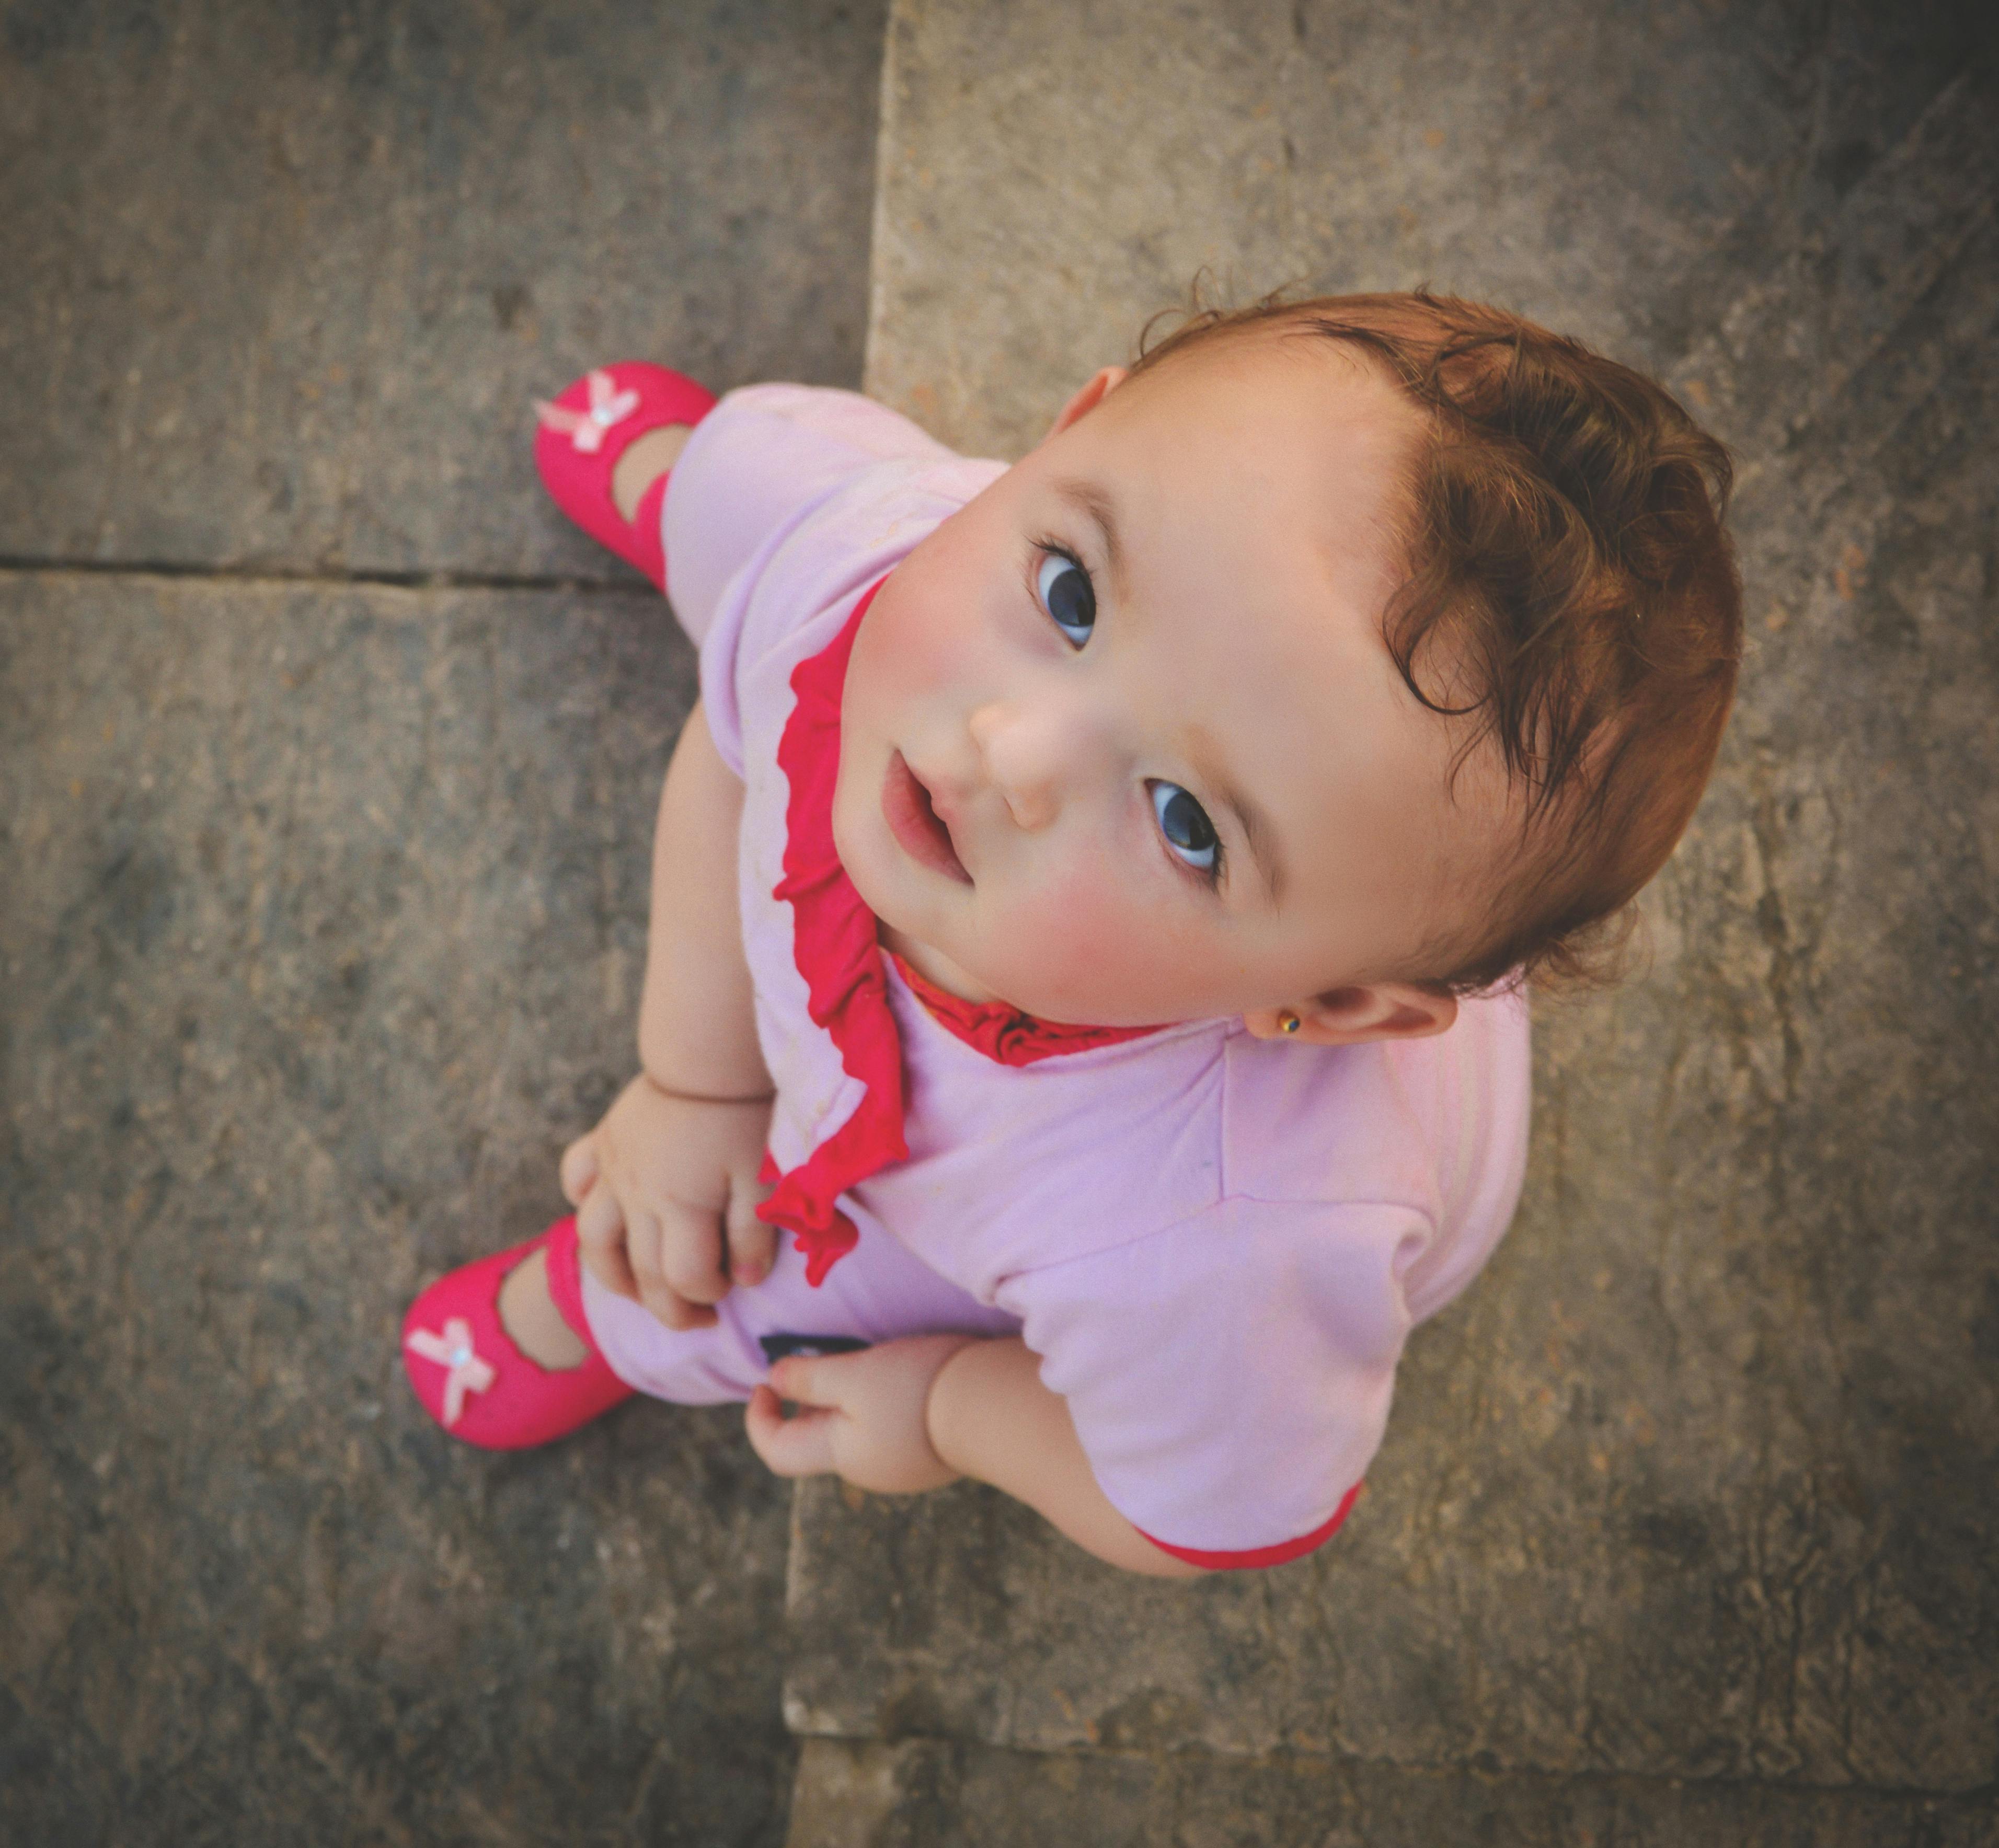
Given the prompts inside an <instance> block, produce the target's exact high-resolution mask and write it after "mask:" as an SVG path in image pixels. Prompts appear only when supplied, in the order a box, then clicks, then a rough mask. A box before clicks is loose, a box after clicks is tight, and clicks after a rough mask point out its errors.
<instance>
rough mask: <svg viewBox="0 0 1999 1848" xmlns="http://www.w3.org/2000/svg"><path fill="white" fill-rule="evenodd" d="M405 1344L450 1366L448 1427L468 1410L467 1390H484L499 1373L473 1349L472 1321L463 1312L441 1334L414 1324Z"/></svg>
mask: <svg viewBox="0 0 1999 1848" xmlns="http://www.w3.org/2000/svg"><path fill="white" fill-rule="evenodd" d="M403 1344H404V1347H406V1348H408V1349H409V1350H410V1351H411V1353H412V1354H421V1355H422V1356H423V1357H424V1359H425V1360H434V1361H435V1362H437V1364H438V1365H439V1366H441V1367H444V1368H447V1369H449V1372H447V1373H446V1374H445V1382H444V1425H445V1430H446V1431H449V1430H450V1428H452V1426H453V1425H454V1424H456V1423H457V1422H458V1419H459V1414H460V1413H461V1412H463V1410H465V1396H466V1393H483V1392H484V1391H485V1390H486V1389H487V1387H488V1386H491V1385H492V1383H493V1382H494V1380H495V1379H497V1378H498V1377H499V1376H498V1375H497V1374H496V1373H495V1372H494V1371H493V1369H492V1367H491V1365H490V1364H488V1363H487V1362H485V1361H483V1360H481V1359H480V1358H479V1356H478V1355H477V1354H476V1352H475V1351H473V1345H472V1328H471V1325H470V1324H469V1323H468V1322H466V1320H465V1318H464V1317H463V1316H453V1317H451V1319H450V1320H449V1321H447V1322H446V1323H445V1325H444V1333H443V1334H432V1333H431V1331H430V1330H429V1329H428V1328H412V1329H411V1331H410V1332H409V1334H408V1335H407V1337H406V1338H405V1339H404V1343H403Z"/></svg>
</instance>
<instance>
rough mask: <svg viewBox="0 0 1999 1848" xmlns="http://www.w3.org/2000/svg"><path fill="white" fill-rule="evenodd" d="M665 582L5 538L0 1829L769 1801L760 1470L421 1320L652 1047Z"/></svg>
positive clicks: (682, 684)
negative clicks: (558, 1440) (187, 575)
mask: <svg viewBox="0 0 1999 1848" xmlns="http://www.w3.org/2000/svg"><path fill="white" fill-rule="evenodd" d="M692 697H693V661H692V658H691V652H690V651H689V649H688V648H687V646H686V645H685V644H684V642H683V641H681V639H680V638H679V636H678V633H677V630H675V629H674V627H673V625H672V624H671V621H670V618H669V617H668V615H667V611H666V608H665V606H664V604H663V603H662V602H661V601H660V599H658V598H657V597H654V596H652V595H650V594H646V595H643V596H639V595H634V594H628V593H625V592H622V591H620V592H612V593H598V594H589V595H569V596H556V595H546V594H497V593H478V594H472V593H445V592H427V593H411V592H405V591H400V590H388V589H379V588H377V589H362V588H351V587H350V588H345V589H342V588H327V587H316V586H300V585H286V584H272V583H265V584H251V583H235V584H229V583H213V582H199V581H193V580H166V579H159V578H133V577H120V576H99V575H75V574H55V575H47V576H43V575H34V574H26V575H23V574H15V575H12V576H6V577H5V578H0V709H4V710H5V712H6V714H7V718H6V720H5V726H4V728H0V864H4V866H5V868H6V869H7V870H6V872H5V877H4V879H0V971H3V972H4V991H5V1008H4V1011H0V1120H4V1128H0V1317H4V1329H0V1609H4V1611H5V1624H4V1630H5V1642H4V1644H0V1839H5V1840H7V1841H9V1842H18V1843H30V1842H33V1843H51V1844H53V1843H72V1842H74V1843H84V1842H110V1841H117V1842H121V1843H133V1844H146V1843H159V1844H163V1845H164V1844H168V1843H171V1844H173V1845H174V1848H187V1845H189V1844H196V1843H217V1844H222V1843H228V1844H237V1843H249V1842H278V1841H282V1842H286V1843H300V1844H307V1845H310V1844H320V1843H324V1844H334V1843H354V1842H360V1841H368V1842H384V1843H423V1844H426V1845H428V1844H432V1843H459V1842H464V1843H471V1842H479V1843H491V1842H496V1841H507V1842H526V1841H557V1840H560V1841H563V1842H576V1843H592V1842H611V1841H617V1842H629V1841H639V1840H643V1841H645V1842H647V1843H684V1844H687V1845H688V1848H695V1845H696V1844H698V1845H699V1848H713V1845H714V1844H717V1843H738V1844H750V1843H774V1842H775V1841H777V1840H778V1839H780V1838H781V1835H782V1832H783V1828H784V1814H785V1801H786V1793H787V1791H788V1784H789V1782H790V1778H791V1773H792V1757H793V1752H792V1747H791V1746H790V1744H789V1742H788V1740H787V1739H786V1738H785V1735H784V1732H783V1730H782V1728H781V1725H780V1722H779V1720H778V1670H777V1666H776V1665H777V1660H778V1656H777V1653H776V1651H775V1649H774V1646H773V1632H774V1630H775V1628H777V1627H778V1625H780V1623H781V1576H782V1564H783V1558H784V1551H785V1502H784V1500H783V1497H782V1496H781V1493H780V1492H779V1486H778V1484H776V1483H774V1482H773V1481H772V1480H771V1478H769V1477H768V1476H767V1475H766V1474H765V1473H764V1471H763V1469H762V1468H761V1466H760V1465H758V1464H757V1462H755V1460H754V1458H753V1457H752V1455H750V1452H749V1450H748V1448H747V1445H746V1444H745V1443H744V1442H743V1439H742V1438H741V1436H740V1430H739V1428H738V1426H737V1424H736V1420H735V1418H734V1417H733V1415H732V1414H729V1413H726V1412H684V1411H681V1410H675V1409H669V1408H665V1407H657V1406H652V1405H650V1404H648V1405H642V1406H635V1407H628V1408H625V1409H623V1410H620V1411H618V1412H617V1413H615V1414H612V1415H611V1417H609V1418H608V1419H607V1420H605V1421H604V1423H603V1424H601V1425H600V1426H598V1427H596V1428H592V1429H591V1430H590V1431H587V1432H586V1433H584V1434H581V1435H580V1436H579V1437H578V1438H576V1439H575V1440H573V1441H571V1442H570V1443H567V1444H566V1445H559V1446H556V1447H554V1448H551V1449H549V1450H548V1451H546V1452H540V1453H535V1454H528V1455H520V1456H515V1457H492V1456H488V1455H483V1454H480V1453H478V1452H473V1451H471V1450H469V1449H468V1448H465V1447H463V1446H461V1445H456V1444H454V1443H453V1442H452V1441H450V1440H449V1439H448V1438H445V1436H444V1435H443V1434H442V1433H440V1432H438V1431H437V1430H435V1428H433V1427H432V1426H431V1424H429V1422H428V1420H427V1419H426V1418H425V1417H424V1415H423V1414H422V1413H421V1410H419V1409H418V1407H417V1405H416V1403H415V1402H414V1400H413V1398H412V1397H411V1395H410V1394H409V1393H408V1390H407V1386H406V1384H405V1383H404V1379H403V1378H402V1376H401V1369H400V1364H399V1361H398V1358H397V1327H398V1324H399V1321H400V1315H401V1312H402V1309H403V1307H404V1305H405V1304H406V1303H407V1301H408V1299H409V1298H410V1296H411V1295H412V1294H413V1293H414V1291H415V1290H416V1289H417V1288H418V1287H420V1286H421V1285H422V1284H423V1283H424V1282H426V1281H428V1279H429V1278H431V1276H433V1275H435V1274H437V1273H438V1272H440V1271H442V1269H444V1268H446V1267H447V1266H449V1265H452V1264H454V1263H456V1262H458V1261H462V1260H463V1259H465V1258H469V1257H472V1256H475V1255H476V1254H480V1253H482V1252H483V1251H488V1250H490V1249H493V1248H495V1247H496V1246H497V1244H500V1243H501V1241H506V1240H509V1239H512V1238H518V1237H525V1236H527V1235H528V1234H531V1233H532V1232H534V1231H535V1230H539V1227H541V1226H542V1225H543V1224H545V1223H546V1221H547V1220H548V1219H549V1218H550V1217H551V1216H553V1214H554V1213H556V1212H557V1211H559V1210H560V1196H559V1194H558V1192H557V1191H556V1186H555V1183H554V1175H553V1165H554V1162H555V1160H556V1154H557V1153H558V1151H559V1150H560V1147H561V1145H562V1144H563V1141H564V1140H565V1139H566V1137H569V1136H570V1135H571V1134H573V1133H575V1132H576V1131H577V1130H579V1129H580V1128H582V1127H584V1126H587V1123H589V1122H590V1121H591V1120H592V1118H593V1116H594V1113H595V1112H596V1111H597V1110H598V1109H599V1108H600V1107H601V1105H602V1104H603V1103H604V1102H605V1101H607V1099H608V1095H610V1092H611V1089H612V1088H613V1087H614V1086H615V1085H616V1084H617V1083H618V1081H619V1080H620V1079H621V1078H622V1075H624V1074H625V1073H626V1072H628V1071H629V1070H630V1068H631V1065H632V1058H633V1052H632V1042H631V1033H632V1016H633V1011H634V1009H635V1005H636V992H637V985H638V981H639V974H640V969H641V957H642V955H643V929H644V917H645V901H646V867H647V860H648V853H647V843H648V840H649V838H650V818H651V813H652V810H653V805H654V803H655V802H656V801H657V786H658V780H659V777H660V772H661V770H662V769H663V764H664V761H665V756H666V753H667V749H668V746H669V745H670V741H671V739H672V738H673V736H674V733H675V732H676V730H677V726H678V724H679V722H680V720H681V717H682V716H683V715H684V713H685V711H686V710H687V708H688V704H690V702H691V699H692Z"/></svg>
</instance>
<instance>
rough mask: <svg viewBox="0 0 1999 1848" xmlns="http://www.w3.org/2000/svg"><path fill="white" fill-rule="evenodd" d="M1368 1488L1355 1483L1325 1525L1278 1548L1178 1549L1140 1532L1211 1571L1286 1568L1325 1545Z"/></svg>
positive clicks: (1162, 1549) (1178, 1556) (1164, 1550)
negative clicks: (1361, 1493) (1237, 1550)
mask: <svg viewBox="0 0 1999 1848" xmlns="http://www.w3.org/2000/svg"><path fill="white" fill-rule="evenodd" d="M1366 1487H1367V1484H1366V1483H1355V1484H1354V1485H1353V1487H1352V1488H1350V1489H1349V1490H1347V1491H1346V1495H1345V1496H1344V1497H1342V1500H1341V1501H1340V1504H1339V1507H1336V1508H1335V1509H1334V1510H1333V1511H1332V1519H1331V1520H1330V1521H1328V1522H1327V1523H1326V1524H1325V1526H1323V1527H1315V1528H1313V1529H1312V1531H1311V1532H1310V1533H1308V1534H1301V1535H1299V1536H1298V1538H1297V1539H1295V1540H1280V1541H1279V1542H1277V1545H1275V1546H1252V1547H1249V1548H1248V1549H1245V1550H1244V1551H1243V1552H1204V1551H1203V1550H1202V1549H1200V1548H1199V1547H1197V1546H1175V1545H1172V1544H1171V1543H1170V1542H1167V1541H1165V1540H1162V1539H1161V1538H1159V1535H1156V1534H1146V1533H1145V1529H1144V1528H1139V1530H1138V1531H1139V1532H1140V1533H1142V1534H1145V1538H1147V1539H1148V1540H1149V1541H1151V1542H1152V1544H1153V1545H1155V1546H1156V1547H1157V1548H1158V1549H1159V1551H1160V1552H1162V1553H1171V1554H1172V1555H1173V1557H1174V1558H1175V1559H1184V1560H1186V1561H1187V1563H1188V1564H1189V1565H1190V1566H1206V1567H1207V1569H1208V1570H1209V1571H1211V1572H1243V1571H1249V1570H1253V1569H1255V1568H1256V1567H1257V1566H1284V1565H1288V1564H1289V1563H1290V1562H1291V1561H1292V1560H1293V1559H1303V1558H1304V1556H1305V1555H1306V1554H1307V1553H1308V1552H1311V1550H1312V1549H1314V1548H1315V1547H1319V1546H1323V1545H1325V1543H1326V1542H1327V1541H1329V1540H1330V1539H1331V1538H1332V1537H1333V1535H1335V1534H1336V1533H1338V1532H1339V1524H1340V1523H1341V1522H1342V1521H1344V1520H1345V1519H1346V1517H1347V1516H1348V1515H1349V1514H1350V1513H1352V1512H1353V1504H1355V1503H1356V1501H1358V1500H1360V1492H1361V1491H1362V1490H1363V1489H1365V1488H1366Z"/></svg>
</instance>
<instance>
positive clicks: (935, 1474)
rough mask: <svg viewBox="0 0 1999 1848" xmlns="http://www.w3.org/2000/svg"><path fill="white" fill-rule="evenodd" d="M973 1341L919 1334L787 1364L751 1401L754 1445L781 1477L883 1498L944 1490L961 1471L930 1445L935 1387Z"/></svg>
mask: <svg viewBox="0 0 1999 1848" xmlns="http://www.w3.org/2000/svg"><path fill="white" fill-rule="evenodd" d="M972 1339H973V1338H972V1336H970V1335H964V1334H919V1335H912V1336H911V1337H909V1338H908V1339H907V1340H906V1341H884V1342H883V1343H882V1344H881V1346H879V1347H878V1348H868V1349H866V1350H865V1351H863V1352H861V1353H859V1354H832V1355H825V1356H824V1357H823V1358H818V1359H809V1358H806V1357H805V1356H804V1355H791V1356H790V1357H788V1358H786V1359H784V1360H781V1361H779V1362H778V1364H777V1365H775V1366H774V1367H773V1368H772V1369H771V1383H770V1385H768V1386H759V1387H757V1390H756V1391H755V1393H753V1394H752V1395H751V1396H750V1408H749V1412H748V1414H747V1423H748V1425H749V1430H750V1444H751V1445H752V1446H753V1447H754V1448H755V1450H756V1452H757V1455H759V1456H760V1457H761V1458H762V1459H764V1462H766V1463H767V1464H768V1465H769V1466H770V1467H771V1470H772V1471H773V1472H774V1473H775V1474H777V1475H778V1476H822V1475H824V1474H825V1473H827V1472H828V1471H829V1470H830V1471H833V1472H834V1473H837V1474H838V1475H840V1476H842V1477H844V1479H846V1480H847V1481H848V1482H850V1483H853V1485H854V1486H855V1487H856V1488H857V1489H867V1490H872V1491H873V1492H874V1493H877V1494H880V1495H914V1494H918V1493H920V1492H921V1491H923V1490H925V1489H938V1488H941V1487H942V1486H944V1484H945V1483H948V1482H952V1481H954V1480H955V1479H957V1476H958V1472H957V1471H956V1470H955V1469H952V1468H951V1466H950V1465H949V1464H948V1463H946V1462H944V1460H943V1459H942V1458H941V1457H940V1456H939V1455H937V1452H936V1450H935V1449H934V1448H933V1447H932V1445H931V1443H930V1430H929V1424H928V1419H927V1407H928V1405H929V1403H930V1384H931V1382H932V1381H934V1379H936V1378H937V1374H938V1372H940V1370H941V1369H942V1368H943V1366H944V1362H946V1361H948V1360H949V1359H950V1358H951V1356H952V1355H954V1354H955V1353H957V1352H958V1350H959V1349H960V1348H964V1347H966V1346H968V1345H969V1344H970V1343H971V1342H972ZM783 1400H792V1401H794V1402H795V1403H797V1404H798V1405H799V1406H800V1407H802V1410H800V1411H799V1413H798V1414H796V1416H795V1417H790V1418H787V1417H785V1415H784V1414H783V1412H782V1411H781V1410H780V1409H779V1407H780V1404H781V1402H782V1401H783Z"/></svg>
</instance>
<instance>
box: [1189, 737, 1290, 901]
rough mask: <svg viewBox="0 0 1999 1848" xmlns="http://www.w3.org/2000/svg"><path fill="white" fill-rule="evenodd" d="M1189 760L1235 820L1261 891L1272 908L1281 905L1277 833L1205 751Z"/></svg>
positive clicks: (1281, 868)
mask: <svg viewBox="0 0 1999 1848" xmlns="http://www.w3.org/2000/svg"><path fill="white" fill-rule="evenodd" d="M1188 760H1189V761H1190V763H1192V764H1193V765H1194V773H1195V774H1196V775H1197V777H1200V780H1201V781H1202V783H1203V784H1205V785H1206V786H1207V788H1209V789H1210V790H1211V791H1213V792H1214V799H1215V800H1216V801H1218V803H1220V804H1221V806H1222V807H1223V808H1225V809H1227V810H1228V812H1229V813H1230V814H1231V815H1233V816H1234V817H1235V825H1236V826H1237V827H1239V828H1240V829H1242V838H1243V839H1245V841H1247V842H1248V843H1249V857H1250V858H1251V859H1252V860H1254V861H1255V862H1256V870H1257V871H1258V872H1259V874H1262V875H1263V889H1264V891H1266V892H1268V893H1269V894H1270V902H1271V903H1272V904H1273V905H1278V904H1281V903H1282V902H1283V901H1284V856H1283V855H1282V854H1281V853H1279V852H1278V851H1277V830H1276V829H1274V828H1273V827H1272V826H1271V825H1270V817H1269V816H1268V815H1266V814H1265V813H1264V812H1263V810H1262V809H1260V808H1258V807H1257V806H1256V804H1255V803H1254V802H1252V801H1250V799H1249V798H1248V797H1247V796H1245V794H1243V793H1242V791H1240V790H1239V789H1238V788H1237V787H1235V785H1234V784H1232V783H1231V782H1230V781H1229V780H1228V778H1227V777H1225V776H1224V775H1223V774H1222V773H1221V771H1220V770H1219V769H1218V768H1217V767H1216V765H1215V763H1214V760H1213V759H1212V758H1211V757H1210V756H1208V755H1207V753H1206V751H1205V750H1204V749H1200V748H1198V747H1197V748H1196V749H1193V750H1190V752H1189V753H1188Z"/></svg>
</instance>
